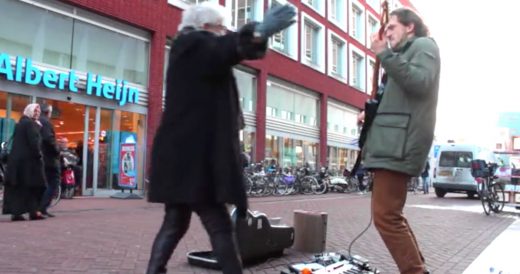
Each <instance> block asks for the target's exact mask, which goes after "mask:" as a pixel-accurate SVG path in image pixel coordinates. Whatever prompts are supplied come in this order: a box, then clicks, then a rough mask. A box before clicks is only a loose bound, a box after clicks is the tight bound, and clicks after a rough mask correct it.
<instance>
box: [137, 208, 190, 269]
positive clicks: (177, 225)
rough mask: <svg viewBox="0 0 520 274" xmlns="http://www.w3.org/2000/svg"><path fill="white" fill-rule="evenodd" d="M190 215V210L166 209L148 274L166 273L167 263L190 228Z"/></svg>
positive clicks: (149, 263) (154, 244)
mask: <svg viewBox="0 0 520 274" xmlns="http://www.w3.org/2000/svg"><path fill="white" fill-rule="evenodd" d="M190 216H191V212H190V211H185V210H180V209H179V210H177V209H176V208H172V209H167V210H166V214H165V216H164V221H163V224H162V226H161V229H160V230H159V233H157V236H156V237H155V240H154V242H153V245H152V253H151V255H150V261H149V262H148V270H147V271H146V274H164V273H166V264H168V260H169V259H170V257H171V256H172V254H173V250H174V249H175V247H177V244H178V243H179V241H180V240H181V238H182V236H184V234H185V233H186V231H187V230H188V227H189V225H190Z"/></svg>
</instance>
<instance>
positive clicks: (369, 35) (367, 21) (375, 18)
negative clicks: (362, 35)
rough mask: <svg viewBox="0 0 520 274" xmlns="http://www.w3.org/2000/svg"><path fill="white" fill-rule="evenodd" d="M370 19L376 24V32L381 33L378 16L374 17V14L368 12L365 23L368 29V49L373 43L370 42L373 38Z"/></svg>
mask: <svg viewBox="0 0 520 274" xmlns="http://www.w3.org/2000/svg"><path fill="white" fill-rule="evenodd" d="M370 19H373V20H374V22H376V25H375V26H376V32H378V31H379V20H378V19H377V16H375V15H373V14H372V12H369V11H368V10H367V11H366V22H365V28H366V37H367V39H366V47H367V48H370V46H371V45H372V43H371V42H370V37H371V36H372V33H371V32H370V26H371V24H370V23H369V22H370Z"/></svg>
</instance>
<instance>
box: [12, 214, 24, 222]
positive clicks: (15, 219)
mask: <svg viewBox="0 0 520 274" xmlns="http://www.w3.org/2000/svg"><path fill="white" fill-rule="evenodd" d="M25 220H26V219H25V218H24V217H23V215H13V216H11V221H13V222H16V221H25Z"/></svg>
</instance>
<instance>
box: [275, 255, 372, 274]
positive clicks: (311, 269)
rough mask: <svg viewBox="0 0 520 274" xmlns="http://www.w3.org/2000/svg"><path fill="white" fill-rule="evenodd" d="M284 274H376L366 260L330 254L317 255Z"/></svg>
mask: <svg viewBox="0 0 520 274" xmlns="http://www.w3.org/2000/svg"><path fill="white" fill-rule="evenodd" d="M281 273H282V274H301V273H312V274H376V273H380V272H379V271H378V270H377V269H375V268H372V267H371V266H370V264H369V262H368V260H366V259H365V258H363V257H361V256H358V255H355V256H352V257H349V258H347V257H346V256H344V255H341V254H338V253H334V252H329V253H323V254H318V255H315V256H314V258H313V259H312V260H311V261H310V262H306V263H298V264H292V265H290V266H289V269H287V270H284V271H282V272H281Z"/></svg>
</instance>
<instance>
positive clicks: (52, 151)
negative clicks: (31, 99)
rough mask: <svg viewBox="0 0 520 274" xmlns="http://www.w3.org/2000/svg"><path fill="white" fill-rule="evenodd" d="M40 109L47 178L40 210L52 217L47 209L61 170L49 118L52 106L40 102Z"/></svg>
mask: <svg viewBox="0 0 520 274" xmlns="http://www.w3.org/2000/svg"><path fill="white" fill-rule="evenodd" d="M40 109H41V111H42V115H40V123H41V125H42V126H41V129H40V133H41V136H42V154H43V166H44V171H45V178H46V180H47V189H46V190H45V192H44V194H43V197H42V203H41V205H40V211H41V213H42V214H43V215H45V216H47V217H54V214H51V213H49V212H48V211H47V209H48V208H49V205H50V204H51V201H52V197H53V196H54V193H55V192H56V189H57V188H58V186H59V184H60V181H61V180H60V179H61V172H60V151H59V149H58V145H57V144H56V134H55V133H54V126H53V125H52V123H51V121H50V118H51V114H52V106H51V105H47V104H41V105H40Z"/></svg>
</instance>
